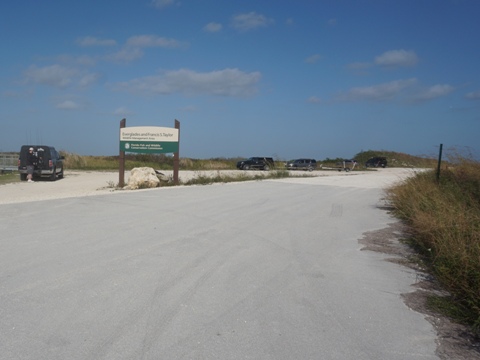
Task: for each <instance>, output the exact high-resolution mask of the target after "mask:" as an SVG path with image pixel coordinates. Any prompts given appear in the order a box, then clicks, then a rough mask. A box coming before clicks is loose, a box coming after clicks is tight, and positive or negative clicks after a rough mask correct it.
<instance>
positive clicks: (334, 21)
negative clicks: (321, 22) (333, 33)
mask: <svg viewBox="0 0 480 360" xmlns="http://www.w3.org/2000/svg"><path fill="white" fill-rule="evenodd" d="M327 24H328V25H330V26H335V25H337V19H329V20H328V21H327Z"/></svg>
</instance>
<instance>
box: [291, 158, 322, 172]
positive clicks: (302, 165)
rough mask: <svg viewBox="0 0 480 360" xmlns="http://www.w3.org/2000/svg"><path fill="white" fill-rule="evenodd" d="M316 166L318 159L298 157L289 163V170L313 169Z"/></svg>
mask: <svg viewBox="0 0 480 360" xmlns="http://www.w3.org/2000/svg"><path fill="white" fill-rule="evenodd" d="M316 168H317V160H315V159H297V160H293V161H290V162H288V163H287V169H288V170H308V171H312V170H314V169H316Z"/></svg>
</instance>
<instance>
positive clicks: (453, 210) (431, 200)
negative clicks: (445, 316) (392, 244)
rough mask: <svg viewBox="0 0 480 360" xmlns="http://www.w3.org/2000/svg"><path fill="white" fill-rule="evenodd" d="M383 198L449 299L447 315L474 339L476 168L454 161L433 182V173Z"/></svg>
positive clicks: (478, 214) (479, 241)
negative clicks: (461, 323)
mask: <svg viewBox="0 0 480 360" xmlns="http://www.w3.org/2000/svg"><path fill="white" fill-rule="evenodd" d="M388 198H389V200H390V201H391V203H392V205H393V206H394V208H395V213H396V215H398V216H399V217H400V218H402V219H404V220H406V221H407V222H408V223H409V224H410V225H411V227H412V230H413V233H414V239H412V240H413V242H414V245H415V246H416V247H417V248H418V249H419V250H420V252H421V253H422V254H423V255H425V259H426V263H427V264H428V265H429V266H430V268H431V269H432V271H433V273H434V274H435V276H436V277H437V278H438V280H439V281H440V282H441V283H442V284H443V285H444V286H445V288H446V290H448V292H449V293H450V294H451V298H450V300H451V302H450V307H451V310H452V311H451V313H455V314H457V316H458V314H461V315H460V318H461V320H463V321H465V322H467V323H469V324H472V325H473V326H474V329H475V330H476V331H477V332H478V333H480V163H479V162H478V161H474V160H469V159H460V158H457V159H456V161H455V163H454V164H453V166H450V167H449V168H447V169H443V170H442V172H441V174H440V178H439V181H438V182H437V179H436V175H435V173H434V172H433V171H431V172H424V173H419V174H417V175H416V176H415V177H413V178H410V179H408V180H407V181H405V182H404V183H402V184H400V185H398V186H395V187H394V188H391V189H390V190H389V191H388Z"/></svg>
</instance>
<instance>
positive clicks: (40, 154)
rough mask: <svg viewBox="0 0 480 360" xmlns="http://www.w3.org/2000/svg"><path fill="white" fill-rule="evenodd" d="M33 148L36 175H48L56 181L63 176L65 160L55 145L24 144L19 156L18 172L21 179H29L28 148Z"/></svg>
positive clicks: (34, 174)
mask: <svg viewBox="0 0 480 360" xmlns="http://www.w3.org/2000/svg"><path fill="white" fill-rule="evenodd" d="M29 148H33V154H34V155H35V157H36V164H35V166H34V169H33V176H34V177H44V176H46V177H48V178H49V179H50V180H52V181H55V180H56V179H57V177H58V178H60V179H61V178H63V171H64V169H63V160H65V158H64V157H63V156H61V155H60V154H59V153H58V152H57V150H55V148H54V147H53V146H47V145H23V146H22V148H21V149H20V157H19V158H18V172H19V173H20V180H22V181H25V180H27V156H28V149H29Z"/></svg>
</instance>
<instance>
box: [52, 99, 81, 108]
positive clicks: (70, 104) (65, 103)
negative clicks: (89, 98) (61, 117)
mask: <svg viewBox="0 0 480 360" xmlns="http://www.w3.org/2000/svg"><path fill="white" fill-rule="evenodd" d="M79 107H80V106H79V105H78V104H77V103H76V102H74V101H72V100H65V101H63V102H61V103H58V104H57V105H56V108H57V109H62V110H75V109H78V108H79Z"/></svg>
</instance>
